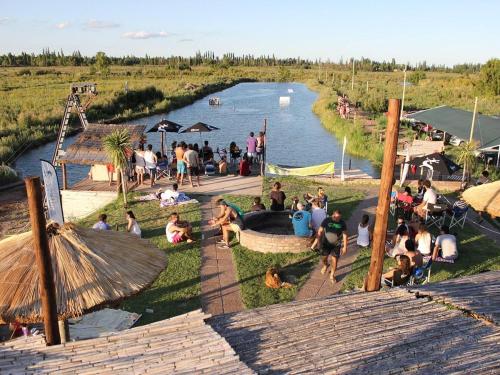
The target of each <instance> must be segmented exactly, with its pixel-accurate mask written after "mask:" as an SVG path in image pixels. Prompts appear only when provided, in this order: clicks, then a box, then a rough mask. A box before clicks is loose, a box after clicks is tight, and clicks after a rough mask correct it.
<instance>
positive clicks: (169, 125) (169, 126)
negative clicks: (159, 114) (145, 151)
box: [148, 119, 182, 155]
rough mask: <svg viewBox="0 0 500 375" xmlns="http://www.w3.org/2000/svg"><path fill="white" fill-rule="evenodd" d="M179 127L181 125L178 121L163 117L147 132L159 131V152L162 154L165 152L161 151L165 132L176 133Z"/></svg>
mask: <svg viewBox="0 0 500 375" xmlns="http://www.w3.org/2000/svg"><path fill="white" fill-rule="evenodd" d="M181 128H182V126H181V125H179V124H178V123H176V122H173V121H170V120H164V119H163V120H161V121H160V122H159V123H157V124H156V125H155V126H153V127H152V128H151V129H149V130H148V133H160V135H161V154H162V155H164V154H165V153H164V152H163V144H164V142H165V133H178V132H179V130H180V129H181Z"/></svg>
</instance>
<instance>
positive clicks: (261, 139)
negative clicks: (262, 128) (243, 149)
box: [255, 132, 265, 162]
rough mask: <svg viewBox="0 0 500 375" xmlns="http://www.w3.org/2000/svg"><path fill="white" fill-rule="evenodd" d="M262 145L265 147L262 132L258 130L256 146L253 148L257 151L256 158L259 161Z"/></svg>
mask: <svg viewBox="0 0 500 375" xmlns="http://www.w3.org/2000/svg"><path fill="white" fill-rule="evenodd" d="M264 147H265V136H264V132H259V135H258V136H257V147H256V149H255V151H256V152H257V160H258V161H259V162H260V161H262V158H263V155H264Z"/></svg>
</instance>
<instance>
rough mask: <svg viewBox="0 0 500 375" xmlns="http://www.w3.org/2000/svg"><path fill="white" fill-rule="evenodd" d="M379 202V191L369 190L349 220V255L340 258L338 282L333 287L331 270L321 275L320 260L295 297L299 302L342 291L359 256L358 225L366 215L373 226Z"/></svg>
mask: <svg viewBox="0 0 500 375" xmlns="http://www.w3.org/2000/svg"><path fill="white" fill-rule="evenodd" d="M377 202H378V189H370V190H367V191H366V196H365V199H364V200H363V201H362V202H361V203H360V204H359V205H358V207H357V208H356V210H355V211H354V212H353V214H352V215H351V217H350V218H349V220H347V233H349V234H350V236H349V242H348V245H347V254H346V255H343V256H341V257H340V259H339V262H338V265H337V272H335V276H336V278H337V282H336V283H335V284H333V285H332V283H331V282H330V279H329V270H328V272H326V273H325V274H324V275H322V274H321V267H322V266H323V263H322V262H321V260H320V261H319V262H318V265H317V266H316V268H315V269H314V270H313V271H312V272H311V275H310V276H309V279H308V280H307V281H306V283H305V284H304V286H303V287H302V288H301V289H300V290H299V292H298V293H297V296H296V297H295V299H296V300H297V301H301V300H305V299H309V298H315V297H325V296H329V295H332V294H336V293H338V292H339V291H340V288H341V287H342V282H343V279H344V278H345V277H346V276H347V275H348V274H349V272H350V271H351V267H352V264H353V263H354V261H355V260H356V258H357V257H358V254H359V248H358V246H357V245H356V238H357V231H358V224H359V222H360V221H361V217H362V216H363V215H364V214H368V215H370V219H371V224H372V225H373V220H374V218H375V210H376V208H377Z"/></svg>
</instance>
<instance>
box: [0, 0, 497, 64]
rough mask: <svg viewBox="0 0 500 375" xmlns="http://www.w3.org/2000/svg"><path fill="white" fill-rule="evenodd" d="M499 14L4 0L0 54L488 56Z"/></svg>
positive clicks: (493, 50) (313, 1)
mask: <svg viewBox="0 0 500 375" xmlns="http://www.w3.org/2000/svg"><path fill="white" fill-rule="evenodd" d="M499 15H500V0H475V1H470V0H469V1H463V0H454V1H451V0H432V1H429V0H420V1H404V0H399V1H392V0H387V1H384V0H378V1H376V0H373V1H370V0H358V1H346V0H343V1H328V0H323V1H320V0H288V1H285V0H267V1H264V0H251V1H248V0H205V1H201V0H182V1H179V0H175V1H171V0H164V1H152V0H135V1H128V0H119V1H118V0H107V1H106V0H101V1H94V0H85V1H79V2H71V1H69V2H68V1H50V0H46V1H41V0H37V1H22V0H18V1H12V0H0V54H3V53H7V52H12V53H19V52H21V51H27V52H35V53H39V52H41V51H42V49H44V48H50V49H51V50H61V49H62V50H63V51H64V53H66V54H69V53H72V52H73V51H75V50H79V51H80V52H81V53H82V54H84V55H94V54H95V53H96V52H98V51H104V52H105V53H106V54H108V55H112V56H124V55H135V56H144V55H146V54H148V55H149V56H171V55H183V56H189V55H193V54H194V53H196V51H201V52H204V51H214V52H215V53H216V54H217V55H222V54H223V53H225V52H233V53H235V54H236V55H240V54H254V55H272V54H274V55H275V56H276V57H298V56H300V57H302V58H309V59H321V60H323V61H325V60H327V59H330V60H332V61H338V60H339V59H340V58H343V59H344V60H345V59H348V58H351V57H355V58H360V57H368V58H371V59H374V60H384V59H385V60H390V59H391V58H395V59H396V61H398V62H400V63H405V62H410V63H412V64H414V63H417V62H421V61H424V60H425V61H427V63H428V64H432V63H434V64H445V65H453V64H457V63H463V62H474V63H476V62H481V63H482V62H485V61H487V60H488V59H489V58H492V57H499V55H500V22H499V21H498V20H499Z"/></svg>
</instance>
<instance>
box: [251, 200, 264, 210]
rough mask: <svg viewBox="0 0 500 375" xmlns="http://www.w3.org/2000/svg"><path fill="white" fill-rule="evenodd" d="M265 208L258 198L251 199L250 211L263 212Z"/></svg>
mask: <svg viewBox="0 0 500 375" xmlns="http://www.w3.org/2000/svg"><path fill="white" fill-rule="evenodd" d="M265 210H266V206H264V205H263V204H262V203H261V201H260V197H255V198H254V199H253V206H252V211H265Z"/></svg>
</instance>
